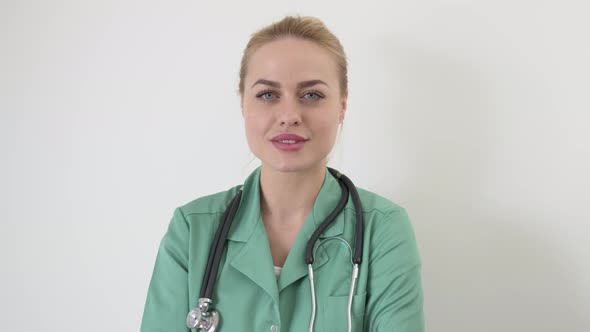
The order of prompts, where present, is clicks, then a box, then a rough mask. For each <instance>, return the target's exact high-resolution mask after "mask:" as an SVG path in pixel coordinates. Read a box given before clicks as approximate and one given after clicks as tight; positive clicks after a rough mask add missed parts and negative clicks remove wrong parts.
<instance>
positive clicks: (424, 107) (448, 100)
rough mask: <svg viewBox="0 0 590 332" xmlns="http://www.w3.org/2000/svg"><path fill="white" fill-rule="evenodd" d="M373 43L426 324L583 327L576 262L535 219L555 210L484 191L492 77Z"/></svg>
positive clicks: (448, 327) (584, 309)
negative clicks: (415, 247)
mask: <svg viewBox="0 0 590 332" xmlns="http://www.w3.org/2000/svg"><path fill="white" fill-rule="evenodd" d="M379 51H380V52H379ZM379 51H378V52H377V53H378V54H382V56H383V57H384V59H383V60H382V61H381V64H386V65H389V68H385V71H386V72H388V73H389V74H390V75H393V76H394V77H395V78H394V79H395V80H397V81H398V83H397V84H396V85H399V91H398V93H399V94H398V95H397V96H393V98H392V99H394V100H395V104H394V105H392V107H393V109H394V110H395V112H396V115H395V121H391V122H388V124H387V126H389V128H387V129H386V130H387V131H388V132H393V133H396V134H395V139H396V140H398V142H392V144H395V145H398V146H401V147H403V149H404V151H402V153H400V155H401V156H402V157H403V158H404V160H406V163H407V165H406V166H405V167H406V168H407V169H408V172H407V173H406V176H405V178H404V179H403V182H402V184H401V185H402V187H401V188H398V189H397V190H396V192H398V193H399V192H403V193H406V194H407V195H408V196H407V197H405V198H404V199H403V201H404V202H405V207H406V208H407V209H408V211H409V213H410V218H411V219H412V222H413V224H414V228H415V229H416V233H417V238H418V242H419V246H420V250H421V256H422V260H423V283H424V290H425V315H426V324H427V329H428V330H431V331H494V332H495V331H537V332H539V331H548V332H549V331H551V332H554V331H590V322H589V320H588V318H587V317H586V316H587V314H588V311H589V310H590V308H589V307H588V306H589V304H588V303H584V298H583V297H584V295H581V294H583V291H582V292H581V291H580V290H583V289H584V287H585V285H584V283H585V282H584V281H583V280H580V278H578V279H576V271H575V266H576V264H575V263H576V262H570V261H568V257H567V255H566V254H565V250H564V249H563V247H561V248H560V244H559V243H556V242H555V240H554V239H553V240H552V238H551V237H550V236H549V235H550V234H549V235H548V234H547V233H543V232H542V230H541V229H539V227H535V225H536V224H538V223H539V221H542V220H544V219H547V218H554V217H555V216H549V215H547V214H544V212H543V208H542V207H540V208H539V209H537V210H535V211H522V210H515V209H510V208H503V207H502V204H501V202H502V200H503V199H506V198H503V197H500V196H499V195H498V193H490V192H486V187H485V183H484V182H483V181H484V180H485V177H486V175H488V174H486V172H487V171H488V170H489V167H486V162H487V161H488V160H489V159H490V158H491V156H490V154H489V153H487V151H489V149H490V148H491V147H492V145H493V141H494V139H495V137H497V135H499V133H498V132H497V130H496V129H495V128H498V124H497V122H498V121H499V120H498V119H495V117H494V113H495V112H496V111H497V110H498V106H496V105H495V98H494V89H493V85H492V81H490V80H486V76H485V75H484V74H483V73H482V72H481V71H478V68H477V67H474V66H472V65H470V64H468V63H462V61H461V59H455V58H451V57H449V56H445V55H441V54H436V53H435V52H430V51H429V50H424V49H419V48H415V47H411V46H408V45H404V46H403V47H400V46H394V45H384V49H383V50H379ZM495 122H496V124H494V123H495ZM491 171H492V172H493V171H494V170H493V169H492V170H491ZM506 190H507V191H508V190H510V188H506ZM386 194H388V195H389V196H390V197H393V196H394V194H393V193H391V192H390V193H386ZM523 194H526V193H523ZM570 260H571V258H570ZM578 275H579V274H578Z"/></svg>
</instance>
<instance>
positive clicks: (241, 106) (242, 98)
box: [240, 94, 244, 117]
mask: <svg viewBox="0 0 590 332" xmlns="http://www.w3.org/2000/svg"><path fill="white" fill-rule="evenodd" d="M240 109H241V110H242V117H244V94H240Z"/></svg>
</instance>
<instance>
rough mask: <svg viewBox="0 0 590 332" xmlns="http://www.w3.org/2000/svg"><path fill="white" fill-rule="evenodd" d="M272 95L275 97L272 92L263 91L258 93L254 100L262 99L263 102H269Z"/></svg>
mask: <svg viewBox="0 0 590 332" xmlns="http://www.w3.org/2000/svg"><path fill="white" fill-rule="evenodd" d="M274 95H275V93H274V91H271V90H264V91H261V92H259V93H258V94H257V95H256V98H258V99H262V100H263V101H271V100H273V97H274Z"/></svg>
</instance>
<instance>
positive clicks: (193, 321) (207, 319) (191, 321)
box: [186, 298, 219, 332]
mask: <svg viewBox="0 0 590 332" xmlns="http://www.w3.org/2000/svg"><path fill="white" fill-rule="evenodd" d="M209 304H211V299H207V298H200V299H199V304H198V307H197V308H194V309H193V310H191V311H190V312H189V313H188V315H187V316H186V326H188V328H189V329H201V330H203V331H205V332H215V331H217V327H218V326H219V313H218V312H217V310H213V311H211V312H209V311H208V310H209Z"/></svg>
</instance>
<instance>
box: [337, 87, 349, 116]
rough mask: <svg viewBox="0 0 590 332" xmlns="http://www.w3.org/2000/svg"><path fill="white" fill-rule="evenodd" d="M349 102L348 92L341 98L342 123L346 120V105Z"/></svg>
mask: <svg viewBox="0 0 590 332" xmlns="http://www.w3.org/2000/svg"><path fill="white" fill-rule="evenodd" d="M347 102H348V92H347V93H346V94H345V95H344V96H343V97H342V98H341V99H340V121H339V122H340V123H342V121H344V116H345V115H346V107H347Z"/></svg>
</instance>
